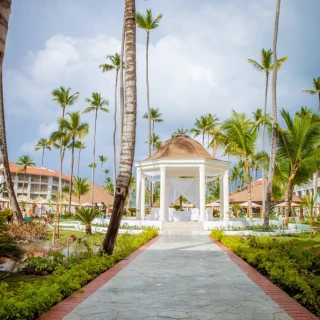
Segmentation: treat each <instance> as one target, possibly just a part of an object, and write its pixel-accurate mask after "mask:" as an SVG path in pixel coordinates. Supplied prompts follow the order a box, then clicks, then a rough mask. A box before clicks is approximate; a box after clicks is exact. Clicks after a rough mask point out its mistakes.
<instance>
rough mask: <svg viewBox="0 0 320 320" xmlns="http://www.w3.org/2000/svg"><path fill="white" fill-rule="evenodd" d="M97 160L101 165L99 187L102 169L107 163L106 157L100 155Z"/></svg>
mask: <svg viewBox="0 0 320 320" xmlns="http://www.w3.org/2000/svg"><path fill="white" fill-rule="evenodd" d="M98 158H99V160H100V163H101V165H100V180H99V185H100V186H101V175H102V167H103V164H104V163H105V162H107V161H108V157H106V156H104V155H100V156H98Z"/></svg>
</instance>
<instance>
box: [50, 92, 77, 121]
mask: <svg viewBox="0 0 320 320" xmlns="http://www.w3.org/2000/svg"><path fill="white" fill-rule="evenodd" d="M70 90H71V88H68V89H66V88H64V87H60V88H58V89H54V90H53V91H52V97H53V99H52V100H53V101H56V102H57V103H58V104H60V106H61V108H62V118H64V115H65V112H66V107H70V106H72V105H73V104H74V103H75V102H76V101H77V99H78V98H79V94H80V93H79V92H75V93H73V94H70Z"/></svg>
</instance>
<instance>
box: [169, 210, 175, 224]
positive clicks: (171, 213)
mask: <svg viewBox="0 0 320 320" xmlns="http://www.w3.org/2000/svg"><path fill="white" fill-rule="evenodd" d="M174 211H175V209H174V208H169V209H168V213H169V217H168V220H169V221H173V212H174Z"/></svg>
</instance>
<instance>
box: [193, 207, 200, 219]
mask: <svg viewBox="0 0 320 320" xmlns="http://www.w3.org/2000/svg"><path fill="white" fill-rule="evenodd" d="M199 215H200V211H199V209H198V208H193V209H191V221H198V220H199Z"/></svg>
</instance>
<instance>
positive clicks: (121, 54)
mask: <svg viewBox="0 0 320 320" xmlns="http://www.w3.org/2000/svg"><path fill="white" fill-rule="evenodd" d="M125 21H126V20H125V15H123V25H122V36H121V52H120V69H119V72H120V143H119V145H120V146H121V145H122V132H123V114H124V89H123V59H124V41H125ZM120 154H121V148H119V159H120Z"/></svg>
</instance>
